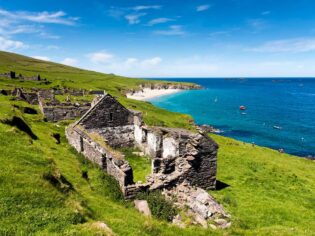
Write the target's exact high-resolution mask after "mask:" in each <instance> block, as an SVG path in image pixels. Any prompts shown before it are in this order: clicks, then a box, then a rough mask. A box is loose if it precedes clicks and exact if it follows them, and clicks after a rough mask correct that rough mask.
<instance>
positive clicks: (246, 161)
mask: <svg viewBox="0 0 315 236" xmlns="http://www.w3.org/2000/svg"><path fill="white" fill-rule="evenodd" d="M213 138H214V139H215V140H216V141H217V142H218V144H219V145H220V150H219V159H218V166H219V169H218V176H217V177H218V180H219V181H222V182H224V183H226V184H228V185H230V186H229V187H227V188H225V189H222V190H221V191H214V192H212V194H213V195H214V196H215V197H216V198H217V199H218V200H219V201H220V202H222V203H223V205H224V206H225V207H226V208H227V209H228V210H229V212H230V213H231V214H232V216H233V218H232V219H233V220H232V221H233V224H234V227H235V228H236V229H237V230H235V233H236V232H237V233H238V234H245V233H246V234H247V233H250V234H252V235H315V231H314V229H315V221H314V219H315V197H314V196H315V172H314V170H315V162H314V161H310V160H306V159H301V158H298V157H294V156H290V155H286V154H280V153H279V152H278V151H274V150H271V149H268V148H262V147H257V146H255V147H253V146H252V145H251V144H244V143H243V142H239V141H235V140H232V139H230V138H225V137H221V136H217V135H213Z"/></svg>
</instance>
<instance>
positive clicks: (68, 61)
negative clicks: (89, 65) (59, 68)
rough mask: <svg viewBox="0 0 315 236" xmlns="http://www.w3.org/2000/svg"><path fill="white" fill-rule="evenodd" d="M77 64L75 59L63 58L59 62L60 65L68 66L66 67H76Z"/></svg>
mask: <svg viewBox="0 0 315 236" xmlns="http://www.w3.org/2000/svg"><path fill="white" fill-rule="evenodd" d="M77 63H78V60H77V59H74V58H69V57H67V58H65V59H64V60H62V61H61V64H65V65H68V66H76V65H77Z"/></svg>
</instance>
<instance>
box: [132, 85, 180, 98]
mask: <svg viewBox="0 0 315 236" xmlns="http://www.w3.org/2000/svg"><path fill="white" fill-rule="evenodd" d="M181 91H183V90H182V89H150V88H144V89H143V90H142V91H138V92H135V93H133V94H130V93H129V94H127V98H131V99H135V100H141V101H147V100H150V99H152V98H155V97H160V96H164V95H169V94H173V93H178V92H181Z"/></svg>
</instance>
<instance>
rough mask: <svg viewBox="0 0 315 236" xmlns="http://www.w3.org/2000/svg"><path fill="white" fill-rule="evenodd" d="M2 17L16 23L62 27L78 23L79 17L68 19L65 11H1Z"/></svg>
mask: <svg viewBox="0 0 315 236" xmlns="http://www.w3.org/2000/svg"><path fill="white" fill-rule="evenodd" d="M0 16H3V17H6V18H7V19H9V20H14V21H30V22H36V23H48V24H62V25H74V24H75V23H76V21H77V20H78V18H77V17H67V14H66V13H65V12H63V11H57V12H47V11H42V12H27V11H16V12H10V11H6V10H4V9H0Z"/></svg>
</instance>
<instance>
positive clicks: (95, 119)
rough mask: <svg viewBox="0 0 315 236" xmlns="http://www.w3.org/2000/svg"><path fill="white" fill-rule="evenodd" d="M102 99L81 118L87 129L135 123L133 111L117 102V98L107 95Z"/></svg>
mask: <svg viewBox="0 0 315 236" xmlns="http://www.w3.org/2000/svg"><path fill="white" fill-rule="evenodd" d="M101 101H102V102H98V103H96V104H95V106H94V109H92V110H91V111H90V112H89V113H87V114H86V115H85V116H83V117H82V118H81V120H80V123H81V125H82V126H84V128H85V129H102V128H104V127H118V126H125V125H133V118H134V115H133V113H132V112H131V111H129V110H128V109H126V108H125V107H124V106H122V105H121V104H120V103H119V102H117V101H116V99H115V98H113V97H112V96H110V95H106V96H104V97H103V98H102V99H101Z"/></svg>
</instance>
